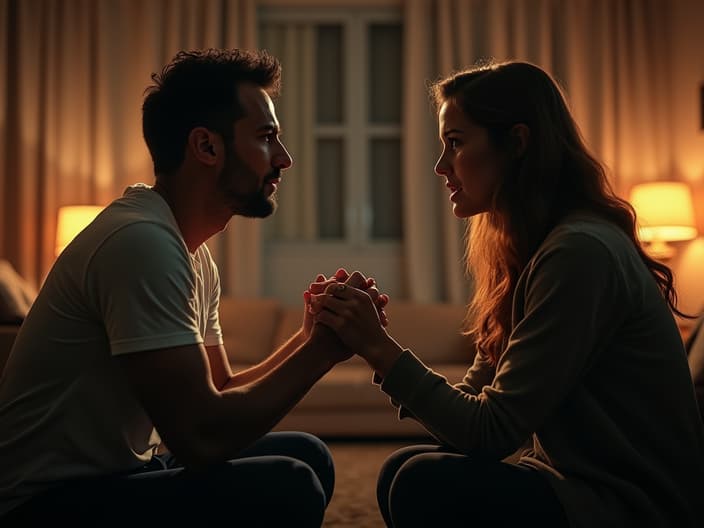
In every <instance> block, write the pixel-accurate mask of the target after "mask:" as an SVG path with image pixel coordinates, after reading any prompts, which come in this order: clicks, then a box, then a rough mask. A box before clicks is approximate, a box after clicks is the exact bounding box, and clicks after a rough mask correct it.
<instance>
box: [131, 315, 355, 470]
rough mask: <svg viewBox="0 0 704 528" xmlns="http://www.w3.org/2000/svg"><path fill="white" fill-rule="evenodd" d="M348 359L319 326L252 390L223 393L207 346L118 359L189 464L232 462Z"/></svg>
mask: <svg viewBox="0 0 704 528" xmlns="http://www.w3.org/2000/svg"><path fill="white" fill-rule="evenodd" d="M349 355H350V354H349V352H348V351H347V350H346V349H344V347H342V344H341V343H340V341H339V340H338V339H337V337H335V335H334V334H333V333H332V332H331V331H330V330H328V329H327V328H324V327H321V325H316V327H315V329H314V330H313V332H312V334H311V337H310V339H309V340H308V341H306V342H305V343H303V344H302V345H300V346H299V347H297V348H296V349H295V351H294V352H293V353H291V354H290V355H289V356H288V357H286V358H285V359H284V360H283V361H282V362H281V363H280V364H279V365H278V366H277V367H275V368H274V369H273V370H271V371H270V372H269V373H268V374H266V375H265V376H263V377H261V378H259V379H258V380H256V381H255V382H253V383H249V384H247V385H243V386H239V387H236V388H232V389H227V390H222V391H220V390H218V389H217V387H216V386H215V384H214V382H213V379H212V372H211V369H210V361H209V360H208V357H207V352H206V350H205V347H203V346H202V345H188V346H181V347H175V348H168V349H158V350H152V351H147V352H137V353H132V354H124V355H122V356H118V361H119V362H120V363H121V364H122V366H123V368H124V372H125V374H126V377H127V379H128V381H129V383H130V385H131V386H132V388H133V390H134V392H135V394H136V396H137V399H138V400H139V402H140V403H141V405H142V406H143V407H144V409H145V410H146V412H147V414H148V415H149V417H150V418H151V420H152V422H153V423H154V426H155V427H156V429H157V430H158V431H159V434H160V435H161V437H162V438H163V440H164V442H165V443H166V445H168V446H169V449H170V450H171V451H172V452H173V453H174V454H175V455H176V457H178V458H179V460H181V461H182V462H183V463H184V464H185V465H187V466H191V467H203V466H206V465H208V464H211V463H215V462H220V461H224V460H227V459H229V458H233V457H234V456H236V455H237V454H238V453H239V452H240V451H241V450H242V449H243V448H245V447H246V446H248V445H249V444H251V443H252V442H254V441H255V440H256V439H258V438H260V437H261V436H262V435H264V434H265V433H267V432H268V431H270V430H271V428H272V427H274V425H276V423H278V421H279V420H280V419H281V418H282V417H283V416H284V415H285V414H286V413H287V412H288V411H289V410H290V409H291V408H292V407H293V406H294V405H295V404H296V403H297V402H298V401H299V400H300V399H301V398H302V397H303V396H304V395H305V394H306V393H307V392H308V390H309V389H310V388H311V387H312V386H313V384H315V382H316V381H318V380H319V379H320V378H321V377H322V376H323V375H325V373H327V372H328V371H329V370H330V369H331V368H332V367H333V366H334V365H335V364H336V363H337V362H339V361H342V360H344V359H347V358H348V357H349Z"/></svg>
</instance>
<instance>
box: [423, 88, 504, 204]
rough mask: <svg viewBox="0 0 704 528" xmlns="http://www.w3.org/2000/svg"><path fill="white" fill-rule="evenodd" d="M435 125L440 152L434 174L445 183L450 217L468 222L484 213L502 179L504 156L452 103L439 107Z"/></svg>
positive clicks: (482, 130)
mask: <svg viewBox="0 0 704 528" xmlns="http://www.w3.org/2000/svg"><path fill="white" fill-rule="evenodd" d="M438 125H439V131H440V141H441V142H442V146H443V150H442V154H441V155H440V159H438V161H437V163H436V164H435V172H436V173H437V174H438V175H439V176H443V177H444V178H445V179H446V180H447V188H448V189H450V193H451V194H450V200H451V201H452V203H453V207H452V211H453V213H454V214H455V216H457V217H458V218H469V217H470V216H474V215H476V214H479V213H484V212H487V211H488V210H489V209H490V208H491V202H492V197H493V195H494V192H495V190H496V188H497V186H498V185H499V183H500V182H501V179H502V177H503V172H504V167H505V166H506V164H505V159H504V156H503V155H502V154H501V153H500V152H499V151H498V150H497V149H496V147H494V145H492V144H491V142H490V141H489V134H488V131H487V129H486V128H483V127H480V126H478V125H475V124H474V123H473V122H471V121H470V120H469V119H467V117H466V116H465V114H464V112H463V111H462V109H461V108H460V107H459V106H458V105H457V104H456V103H455V102H454V101H452V100H448V101H445V102H444V103H443V104H442V106H441V107H440V112H439V113H438Z"/></svg>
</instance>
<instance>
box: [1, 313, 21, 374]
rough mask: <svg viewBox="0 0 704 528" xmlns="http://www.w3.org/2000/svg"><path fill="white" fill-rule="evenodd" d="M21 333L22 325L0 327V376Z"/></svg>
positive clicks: (3, 325)
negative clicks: (18, 333) (18, 334)
mask: <svg viewBox="0 0 704 528" xmlns="http://www.w3.org/2000/svg"><path fill="white" fill-rule="evenodd" d="M19 331H20V325H13V324H2V325H0V374H2V371H3V369H4V368H5V363H6V362H7V358H8V356H9V355H10V350H11V349H12V345H13V344H14V342H15V338H16V337H17V332H19Z"/></svg>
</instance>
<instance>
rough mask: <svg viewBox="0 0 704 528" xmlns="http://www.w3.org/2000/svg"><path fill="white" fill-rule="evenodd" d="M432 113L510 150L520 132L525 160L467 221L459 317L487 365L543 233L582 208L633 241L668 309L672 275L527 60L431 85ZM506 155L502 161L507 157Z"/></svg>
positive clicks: (502, 342)
mask: <svg viewBox="0 0 704 528" xmlns="http://www.w3.org/2000/svg"><path fill="white" fill-rule="evenodd" d="M431 91H432V95H433V98H434V101H435V104H436V106H437V107H438V108H439V107H440V106H441V105H442V103H444V102H445V101H448V100H452V101H454V102H456V103H457V104H458V105H459V106H460V108H462V109H463V111H464V113H465V115H466V116H467V118H468V119H469V120H470V121H472V122H473V123H475V124H477V125H480V126H482V127H485V128H486V129H487V130H488V133H489V138H490V141H491V142H492V144H493V145H494V146H495V147H497V148H498V149H502V150H504V151H505V152H507V153H508V152H509V150H508V149H510V148H511V142H512V141H514V138H512V134H511V131H512V129H513V128H514V127H515V125H517V124H523V125H525V126H527V128H528V131H529V138H528V142H527V146H526V149H525V152H524V155H523V156H521V157H520V158H519V159H516V160H515V161H514V162H513V166H512V167H510V169H509V170H508V171H507V174H506V176H505V178H504V180H503V181H502V182H501V184H500V185H499V187H498V189H497V190H496V192H495V194H494V196H493V206H492V207H491V209H490V211H489V212H487V213H482V214H480V215H477V216H476V217H474V218H473V219H472V221H471V222H470V223H469V224H468V233H467V252H466V257H467V271H468V273H469V274H470V275H471V276H472V278H473V280H474V283H475V292H474V296H473V298H472V301H471V303H470V305H469V310H468V313H467V319H468V321H469V322H470V323H471V325H472V327H471V328H469V330H468V333H472V334H474V335H475V338H476V341H477V349H478V350H479V351H480V352H482V353H483V354H484V355H486V356H487V357H488V358H489V359H490V360H491V361H492V362H493V363H494V364H495V363H496V362H497V361H498V359H499V356H500V355H501V353H502V351H503V349H504V348H505V346H506V343H507V340H508V336H509V333H510V331H511V304H512V299H513V292H514V289H515V287H516V283H517V281H518V277H519V275H520V274H521V272H522V270H523V268H524V267H525V266H526V264H527V263H528V261H529V260H530V259H531V257H532V256H533V255H534V253H535V252H536V250H537V249H538V246H539V245H540V244H541V243H542V242H543V240H545V237H546V236H547V235H548V233H549V232H550V231H551V230H552V229H553V228H554V227H555V226H556V225H557V224H558V223H559V222H560V220H561V219H562V218H563V217H564V216H565V215H567V214H568V213H570V212H573V211H577V210H581V211H590V212H592V213H595V214H597V215H598V216H600V217H601V218H604V219H605V220H607V221H610V222H612V223H613V224H615V225H617V226H618V227H619V228H620V229H622V230H623V232H624V233H625V234H626V235H627V236H628V238H630V239H631V241H632V242H633V244H634V246H635V248H636V250H637V251H638V254H639V255H640V258H641V259H642V260H643V263H644V264H645V265H646V266H647V267H648V269H649V270H650V272H651V273H652V275H653V277H654V278H655V281H656V282H657V284H658V287H659V288H660V290H661V292H662V294H663V296H664V297H665V300H666V301H667V303H668V305H669V306H670V308H671V309H672V311H673V312H674V313H676V314H678V315H680V316H682V317H691V316H688V315H686V314H683V313H682V312H680V311H679V310H678V309H677V294H676V292H675V288H674V286H673V276H672V272H671V270H670V268H668V267H667V266H666V265H665V264H662V263H661V262H658V261H656V260H654V259H652V258H651V257H649V256H648V255H647V254H646V253H645V251H644V250H643V248H642V247H641V244H640V242H639V240H638V237H637V231H636V230H637V227H636V215H635V211H634V210H633V207H632V206H631V205H630V204H629V203H628V202H627V201H625V200H623V199H621V198H619V197H618V196H617V195H616V194H615V192H614V191H613V188H612V187H611V185H610V183H609V181H608V178H607V175H606V171H605V170H604V167H603V165H602V164H601V163H600V162H599V161H598V160H597V159H596V158H595V157H594V156H592V155H591V154H590V153H589V150H588V149H587V147H586V145H585V143H584V141H583V139H582V137H581V135H580V132H579V130H578V128H577V125H576V123H575V121H574V119H573V118H572V115H571V114H570V111H569V109H568V108H567V104H566V103H565V99H564V97H563V94H562V92H561V90H560V88H559V87H558V85H557V83H556V82H555V81H554V80H553V79H552V78H551V77H550V75H548V74H547V73H546V72H544V71H543V70H541V69H540V68H538V67H537V66H535V65H532V64H529V63H525V62H505V63H500V64H490V65H483V66H480V67H477V68H475V69H471V70H466V71H462V72H458V73H455V74H453V75H451V76H449V77H447V78H445V79H443V80H441V81H438V82H437V83H435V84H434V85H433V86H432V88H431ZM507 156H508V154H507Z"/></svg>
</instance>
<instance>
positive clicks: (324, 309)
mask: <svg viewBox="0 0 704 528" xmlns="http://www.w3.org/2000/svg"><path fill="white" fill-rule="evenodd" d="M366 284H367V280H366V279H364V277H363V275H362V274H361V273H358V272H355V273H353V274H352V275H350V276H349V277H348V279H347V280H346V281H345V282H344V283H336V284H329V285H328V286H327V287H326V289H325V292H324V293H322V294H320V295H314V296H312V297H311V306H312V307H313V308H314V310H315V312H316V316H315V320H316V323H317V324H316V328H317V327H318V326H321V325H325V326H326V327H329V328H330V329H332V330H334V332H335V334H337V336H338V337H339V338H340V340H341V341H342V343H343V344H344V345H345V346H346V347H347V348H348V349H350V350H353V351H354V352H355V353H357V354H359V355H360V356H362V357H363V358H364V359H365V360H367V362H368V363H369V364H370V365H371V366H372V368H374V370H376V371H377V372H378V373H379V374H381V375H382V376H384V375H385V374H386V373H387V372H388V371H389V369H391V367H392V366H393V364H394V363H395V362H396V360H397V359H398V357H399V356H400V355H401V353H402V352H403V349H402V348H401V347H400V346H399V344H398V343H396V341H394V340H393V338H391V336H389V335H388V333H387V332H386V330H385V328H384V327H383V325H382V324H381V318H380V316H379V312H378V308H377V306H376V305H375V304H374V301H373V300H372V297H371V295H369V293H368V292H366V291H364V290H362V289H360V288H358V287H356V286H355V285H366Z"/></svg>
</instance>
